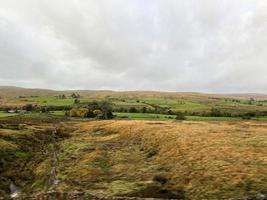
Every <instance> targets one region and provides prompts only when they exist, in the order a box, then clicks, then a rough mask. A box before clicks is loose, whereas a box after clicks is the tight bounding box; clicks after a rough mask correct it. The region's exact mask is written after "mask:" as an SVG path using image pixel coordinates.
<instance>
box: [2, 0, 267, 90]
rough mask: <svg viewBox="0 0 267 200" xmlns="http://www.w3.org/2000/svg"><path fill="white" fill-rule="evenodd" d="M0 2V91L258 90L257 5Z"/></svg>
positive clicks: (262, 79)
mask: <svg viewBox="0 0 267 200" xmlns="http://www.w3.org/2000/svg"><path fill="white" fill-rule="evenodd" d="M0 5H1V7H0V48H1V51H0V61H1V65H0V70H1V71H0V85H18V86H25V87H46V88H54V89H114V90H140V89H143V90H172V91H202V92H262V93H267V89H266V85H267V79H266V74H267V67H266V63H267V57H266V55H267V47H266V44H267V20H266V19H267V12H266V11H267V2H265V1H261V0H253V1H252V0H236V1H230V0H223V1H222V0H220V1H219V0H207V1H195V0H188V1H180V0H148V1H143V0H89V1H82V0H64V1H63V0H57V1H53V0H40V1H35V0H25V1H19V0H0Z"/></svg>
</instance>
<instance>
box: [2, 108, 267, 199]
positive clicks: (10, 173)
mask: <svg viewBox="0 0 267 200" xmlns="http://www.w3.org/2000/svg"><path fill="white" fill-rule="evenodd" d="M137 114H138V113H134V114H133V113H131V115H132V117H137V118H138V117H144V116H140V115H137ZM145 117H147V118H148V119H150V120H142V119H140V118H139V120H97V121H83V120H79V119H77V120H74V121H73V120H70V119H68V120H67V119H66V118H65V117H64V118H63V117H62V112H55V113H53V114H40V113H31V114H27V115H23V116H14V117H12V118H1V120H0V124H1V127H0V155H1V158H2V160H1V161H0V162H4V163H5V164H4V165H0V176H1V178H2V179H1V181H0V196H1V195H4V194H8V193H9V189H8V178H9V177H12V178H13V180H15V183H16V184H17V185H18V186H20V187H22V188H21V189H22V192H24V193H27V194H35V193H40V192H44V191H46V190H48V188H49V187H48V185H49V184H48V183H49V180H50V178H51V169H52V167H53V162H52V161H51V155H53V152H55V151H56V152H57V160H58V163H57V165H56V169H57V174H56V178H57V179H58V180H59V183H58V184H57V185H56V187H55V190H57V191H73V189H74V188H75V190H79V191H83V192H88V193H91V194H94V195H105V196H130V197H147V198H148V197H158V198H181V199H190V200H198V199H207V200H209V199H210V200H213V199H226V198H233V197H242V196H247V195H254V194H257V193H266V192H267V191H266V188H267V171H266V170H267V157H266V155H267V125H266V123H264V122H261V121H238V120H237V121H234V120H231V121H225V120H227V119H224V120H223V121H218V120H217V119H216V121H212V119H209V120H211V121H209V122H208V121H199V119H195V120H198V121H183V122H177V121H175V120H169V121H166V120H162V119H165V117H169V116H168V115H166V116H164V115H163V116H159V119H160V120H154V121H153V120H151V119H153V117H156V115H152V116H151V115H150V114H147V115H146V116H145ZM157 119H158V118H157ZM264 119H266V118H264ZM191 120H193V119H191ZM56 127H57V130H58V131H57V133H56V134H57V135H56V137H54V136H53V134H52V133H53V130H54V129H55V128H56ZM55 139H56V141H55ZM18 168H19V169H20V170H19V171H20V172H19V173H17V172H18V170H17V169H18ZM2 180H5V181H2Z"/></svg>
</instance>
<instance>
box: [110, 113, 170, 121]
mask: <svg viewBox="0 0 267 200" xmlns="http://www.w3.org/2000/svg"><path fill="white" fill-rule="evenodd" d="M113 114H114V115H115V116H117V117H128V118H129V119H165V120H166V119H174V118H175V115H164V114H154V113H120V112H114V113H113Z"/></svg>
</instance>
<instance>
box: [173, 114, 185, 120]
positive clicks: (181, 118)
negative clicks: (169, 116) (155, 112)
mask: <svg viewBox="0 0 267 200" xmlns="http://www.w3.org/2000/svg"><path fill="white" fill-rule="evenodd" d="M175 119H176V120H185V114H184V113H182V112H177V113H176V117H175Z"/></svg>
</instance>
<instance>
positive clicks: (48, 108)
mask: <svg viewBox="0 0 267 200" xmlns="http://www.w3.org/2000/svg"><path fill="white" fill-rule="evenodd" d="M70 109H71V106H40V105H36V104H26V105H24V106H1V107H0V111H5V112H9V111H13V112H21V111H27V112H49V111H66V110H70Z"/></svg>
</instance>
